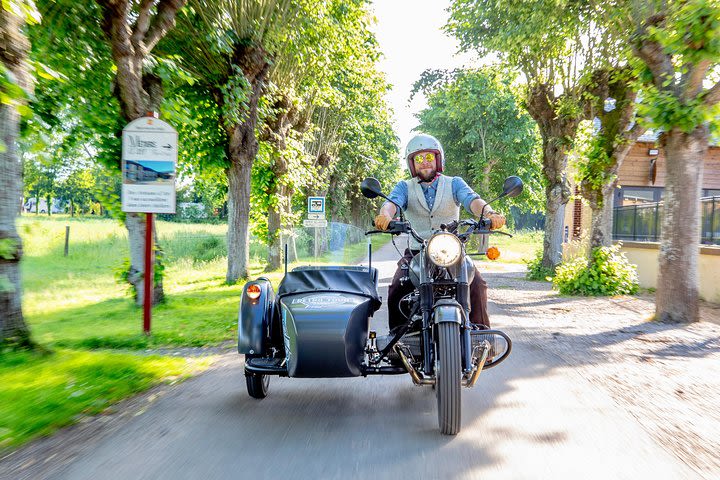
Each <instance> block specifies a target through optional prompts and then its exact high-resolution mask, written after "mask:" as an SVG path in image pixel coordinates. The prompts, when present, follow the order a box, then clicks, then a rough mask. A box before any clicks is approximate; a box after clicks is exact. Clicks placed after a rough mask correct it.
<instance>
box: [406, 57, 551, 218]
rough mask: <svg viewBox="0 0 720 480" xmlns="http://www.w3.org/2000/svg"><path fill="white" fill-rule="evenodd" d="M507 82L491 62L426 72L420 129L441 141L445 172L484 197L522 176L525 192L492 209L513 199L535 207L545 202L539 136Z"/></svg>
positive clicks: (527, 208)
mask: <svg viewBox="0 0 720 480" xmlns="http://www.w3.org/2000/svg"><path fill="white" fill-rule="evenodd" d="M511 82H512V77H509V76H507V75H504V74H499V73H497V72H496V71H495V70H494V69H490V68H488V69H483V70H464V71H463V70H460V71H453V72H443V71H426V72H424V73H423V75H422V76H421V79H420V80H419V81H418V82H416V84H415V91H418V90H422V91H423V92H424V93H425V94H426V95H427V101H428V107H427V108H426V109H425V110H423V111H422V112H420V114H419V120H420V125H419V127H418V130H420V131H423V132H427V133H430V134H432V135H434V136H435V137H437V138H438V139H439V140H440V141H441V143H442V145H443V148H444V150H445V167H446V173H447V174H448V175H457V176H460V177H462V178H464V179H465V180H466V181H467V182H468V184H469V185H470V186H471V187H472V188H473V189H474V190H475V191H476V192H478V193H479V194H480V196H481V197H483V198H486V199H488V200H489V199H490V198H494V197H495V196H497V194H498V193H499V192H500V191H502V184H503V181H504V180H505V178H506V177H508V176H509V175H518V176H520V177H521V178H522V179H523V181H524V183H525V188H524V190H523V194H522V195H521V196H519V197H516V198H514V199H506V200H503V202H502V204H498V205H497V206H496V207H495V208H496V209H497V208H500V209H504V208H507V206H508V205H516V206H518V207H519V208H520V209H521V211H523V212H529V211H532V212H537V211H538V210H539V209H541V208H542V205H543V202H542V199H543V186H542V183H541V176H542V171H541V170H542V168H541V158H540V157H541V154H540V144H541V142H540V138H539V135H538V133H537V130H536V127H535V122H534V121H533V120H532V118H530V116H529V115H527V114H526V113H524V112H522V111H521V110H520V108H519V107H518V103H519V102H518V100H519V99H518V98H517V97H516V95H515V94H514V92H513V91H512V89H511V86H510V84H511Z"/></svg>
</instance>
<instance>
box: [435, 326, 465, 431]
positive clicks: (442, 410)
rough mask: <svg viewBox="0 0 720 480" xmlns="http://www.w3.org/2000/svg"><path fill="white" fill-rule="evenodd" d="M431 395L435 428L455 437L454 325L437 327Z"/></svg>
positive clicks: (458, 372)
mask: <svg viewBox="0 0 720 480" xmlns="http://www.w3.org/2000/svg"><path fill="white" fill-rule="evenodd" d="M437 329H438V332H437V333H438V335H437V345H436V347H437V348H436V349H435V352H436V355H437V361H436V364H435V365H436V368H435V386H436V388H435V394H436V396H437V409H438V424H439V425H440V432H441V433H443V434H444V435H457V433H458V432H459V431H460V404H461V402H460V384H461V382H462V367H461V362H460V356H461V355H460V354H461V352H460V326H459V325H458V324H457V323H440V324H438V326H437Z"/></svg>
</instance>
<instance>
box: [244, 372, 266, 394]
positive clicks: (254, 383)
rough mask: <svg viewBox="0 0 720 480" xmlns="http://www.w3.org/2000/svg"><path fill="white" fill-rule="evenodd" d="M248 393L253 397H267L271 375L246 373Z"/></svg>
mask: <svg viewBox="0 0 720 480" xmlns="http://www.w3.org/2000/svg"><path fill="white" fill-rule="evenodd" d="M245 383H246V384H247V391H248V394H249V395H250V396H251V397H253V398H265V397H267V391H268V386H269V385H270V376H269V375H260V374H255V373H250V374H246V375H245Z"/></svg>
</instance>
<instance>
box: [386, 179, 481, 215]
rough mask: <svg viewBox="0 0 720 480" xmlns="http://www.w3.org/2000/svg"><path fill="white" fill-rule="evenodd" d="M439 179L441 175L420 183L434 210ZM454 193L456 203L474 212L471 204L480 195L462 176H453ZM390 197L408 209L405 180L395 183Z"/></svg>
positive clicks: (427, 200)
mask: <svg viewBox="0 0 720 480" xmlns="http://www.w3.org/2000/svg"><path fill="white" fill-rule="evenodd" d="M439 179H440V177H438V178H436V179H435V180H434V181H433V182H432V183H426V182H423V183H421V184H420V186H421V187H422V189H423V193H424V194H425V201H426V202H427V204H428V207H429V208H430V210H432V208H433V205H434V204H435V195H436V194H437V186H438V180H439ZM452 193H453V200H455V205H462V206H463V207H465V210H467V211H468V212H469V213H470V214H473V213H472V210H470V204H471V203H472V202H473V200H475V199H476V198H480V195H478V194H477V193H475V192H474V191H473V189H472V188H470V187H469V186H468V184H467V183H465V180H463V179H462V178H460V177H452ZM388 198H390V200H392V201H393V202H395V203H397V204H398V205H400V207H401V208H402V209H403V210H406V209H407V203H408V186H407V183H405V182H404V181H403V182H398V184H397V185H395V188H393V191H392V192H390V195H388Z"/></svg>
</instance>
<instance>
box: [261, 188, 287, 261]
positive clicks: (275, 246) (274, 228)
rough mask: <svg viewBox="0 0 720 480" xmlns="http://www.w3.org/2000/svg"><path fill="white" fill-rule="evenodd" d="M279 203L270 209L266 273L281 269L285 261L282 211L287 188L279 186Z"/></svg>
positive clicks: (277, 192)
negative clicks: (281, 232) (281, 233)
mask: <svg viewBox="0 0 720 480" xmlns="http://www.w3.org/2000/svg"><path fill="white" fill-rule="evenodd" d="M275 193H276V194H277V197H278V199H279V201H278V203H277V204H276V205H275V206H274V207H273V206H271V207H270V208H269V209H268V221H267V223H268V257H267V266H266V267H265V271H266V272H272V271H275V270H277V269H278V268H280V265H281V264H282V261H283V245H282V235H280V231H281V228H282V211H283V207H284V204H285V200H286V198H287V187H286V186H285V185H278V186H277V188H276V192H275Z"/></svg>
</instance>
